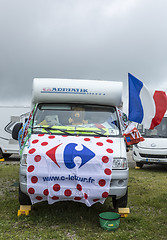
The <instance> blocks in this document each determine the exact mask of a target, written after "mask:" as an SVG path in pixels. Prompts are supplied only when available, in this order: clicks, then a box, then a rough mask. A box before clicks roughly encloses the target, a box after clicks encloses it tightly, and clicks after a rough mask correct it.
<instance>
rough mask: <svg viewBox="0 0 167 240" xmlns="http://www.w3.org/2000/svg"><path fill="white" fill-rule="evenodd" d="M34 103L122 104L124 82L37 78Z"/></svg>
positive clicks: (34, 81)
mask: <svg viewBox="0 0 167 240" xmlns="http://www.w3.org/2000/svg"><path fill="white" fill-rule="evenodd" d="M32 103H33V104H35V103H87V104H100V105H109V106H119V105H120V104H122V82H112V81H102V80H101V81H100V80H81V79H58V78H35V79H34V80H33V92H32Z"/></svg>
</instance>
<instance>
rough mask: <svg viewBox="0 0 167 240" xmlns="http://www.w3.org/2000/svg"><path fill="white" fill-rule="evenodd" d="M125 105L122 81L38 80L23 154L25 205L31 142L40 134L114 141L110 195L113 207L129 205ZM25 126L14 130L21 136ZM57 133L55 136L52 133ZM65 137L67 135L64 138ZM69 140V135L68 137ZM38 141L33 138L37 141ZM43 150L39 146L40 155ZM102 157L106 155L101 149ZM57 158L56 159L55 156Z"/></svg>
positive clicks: (21, 198) (22, 197) (22, 198)
mask: <svg viewBox="0 0 167 240" xmlns="http://www.w3.org/2000/svg"><path fill="white" fill-rule="evenodd" d="M121 104H122V82H111V81H96V80H79V79H76V80H75V79H34V81H33V92H32V109H34V111H33V112H32V119H31V124H30V126H29V127H28V129H27V132H28V134H27V136H28V137H27V139H26V141H24V143H23V144H22V147H21V152H20V153H21V154H20V189H19V201H20V204H21V205H29V204H31V201H30V198H29V196H28V191H27V153H28V151H29V142H30V141H31V139H35V138H36V136H37V135H38V136H41V135H45V134H46V135H48V136H49V134H50V135H51V137H50V138H52V139H53V138H56V137H57V139H58V138H59V137H60V136H70V137H71V136H77V137H78V139H79V138H83V137H84V138H86V139H87V140H88V139H91V138H101V139H102V140H103V141H107V140H108V141H111V140H109V139H112V140H113V141H114V145H113V151H114V155H113V165H112V179H111V182H110V190H109V196H111V197H112V200H113V206H114V208H115V209H117V208H118V207H126V206H127V199H128V175H129V168H128V161H127V155H126V144H125V141H124V138H123V136H122V128H121V120H120V117H119V114H118V107H119V106H120V105H121ZM20 128H21V125H16V128H15V127H14V129H13V138H15V139H18V131H19V129H20ZM52 135H54V136H52ZM61 139H63V138H61ZM64 139H66V141H68V140H67V139H68V137H66V138H64ZM37 141H38V140H33V142H34V143H35V142H37ZM39 151H40V150H39V149H36V154H38V152H39ZM98 154H99V156H104V153H103V152H100V151H99V153H98ZM54 160H55V161H56V159H54Z"/></svg>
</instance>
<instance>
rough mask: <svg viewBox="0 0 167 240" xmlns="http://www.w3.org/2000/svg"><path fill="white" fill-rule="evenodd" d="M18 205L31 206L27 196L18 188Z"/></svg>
mask: <svg viewBox="0 0 167 240" xmlns="http://www.w3.org/2000/svg"><path fill="white" fill-rule="evenodd" d="M19 203H20V205H32V203H31V200H30V198H29V196H27V195H26V194H25V193H23V192H22V191H21V189H20V186H19Z"/></svg>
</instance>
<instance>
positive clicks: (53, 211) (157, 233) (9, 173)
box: [0, 163, 167, 240]
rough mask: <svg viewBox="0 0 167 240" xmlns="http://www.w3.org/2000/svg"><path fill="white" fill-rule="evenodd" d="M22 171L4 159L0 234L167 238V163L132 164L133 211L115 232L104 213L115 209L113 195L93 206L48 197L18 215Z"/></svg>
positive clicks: (0, 181) (0, 179) (0, 166)
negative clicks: (101, 219)
mask: <svg viewBox="0 0 167 240" xmlns="http://www.w3.org/2000/svg"><path fill="white" fill-rule="evenodd" d="M18 174H19V165H18V164H15V165H10V164H4V163H1V164H0V184H1V188H0V239H3V240H5V239H22V240H23V239H33V240H34V239H35V240H37V239H52V240H53V239H56V240H57V239H58V240H59V239H86V240H89V239H91V240H92V239H114V240H117V239H119V240H123V239H125V240H129V239H136V240H140V239H141V240H142V239H151V240H152V239H158V240H159V239H167V227H166V222H167V221H166V219H167V187H166V186H167V167H166V168H164V167H158V168H155V167H146V168H144V169H141V170H135V169H130V175H129V201H128V207H129V208H130V211H131V213H130V214H129V216H128V218H123V219H121V222H120V227H119V228H118V229H117V230H116V231H114V232H107V231H105V230H103V229H102V228H101V227H100V225H99V218H98V214H99V213H101V212H104V211H111V210H112V203H111V199H110V198H108V199H107V200H106V202H105V203H104V204H103V205H101V204H99V203H97V204H95V205H93V206H92V207H91V208H88V207H86V206H85V205H84V204H80V203H74V202H58V203H56V204H53V205H48V204H47V203H46V202H43V203H40V204H36V205H33V206H32V211H31V212H30V215H29V216H20V217H17V210H18V209H19V202H18V187H17V184H14V183H15V182H18ZM13 184H14V186H12V185H13Z"/></svg>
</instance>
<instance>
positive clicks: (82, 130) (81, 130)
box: [32, 126, 106, 137]
mask: <svg viewBox="0 0 167 240" xmlns="http://www.w3.org/2000/svg"><path fill="white" fill-rule="evenodd" d="M38 128H39V129H42V128H43V129H45V130H52V131H60V132H63V133H66V134H67V135H72V136H74V134H77V132H85V133H89V132H91V133H95V134H97V135H98V136H101V137H106V135H104V134H103V133H99V132H96V131H92V130H84V129H69V130H64V129H60V128H52V127H43V126H35V127H32V129H38ZM69 131H73V132H74V133H69ZM102 131H103V130H102ZM104 132H105V131H104Z"/></svg>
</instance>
